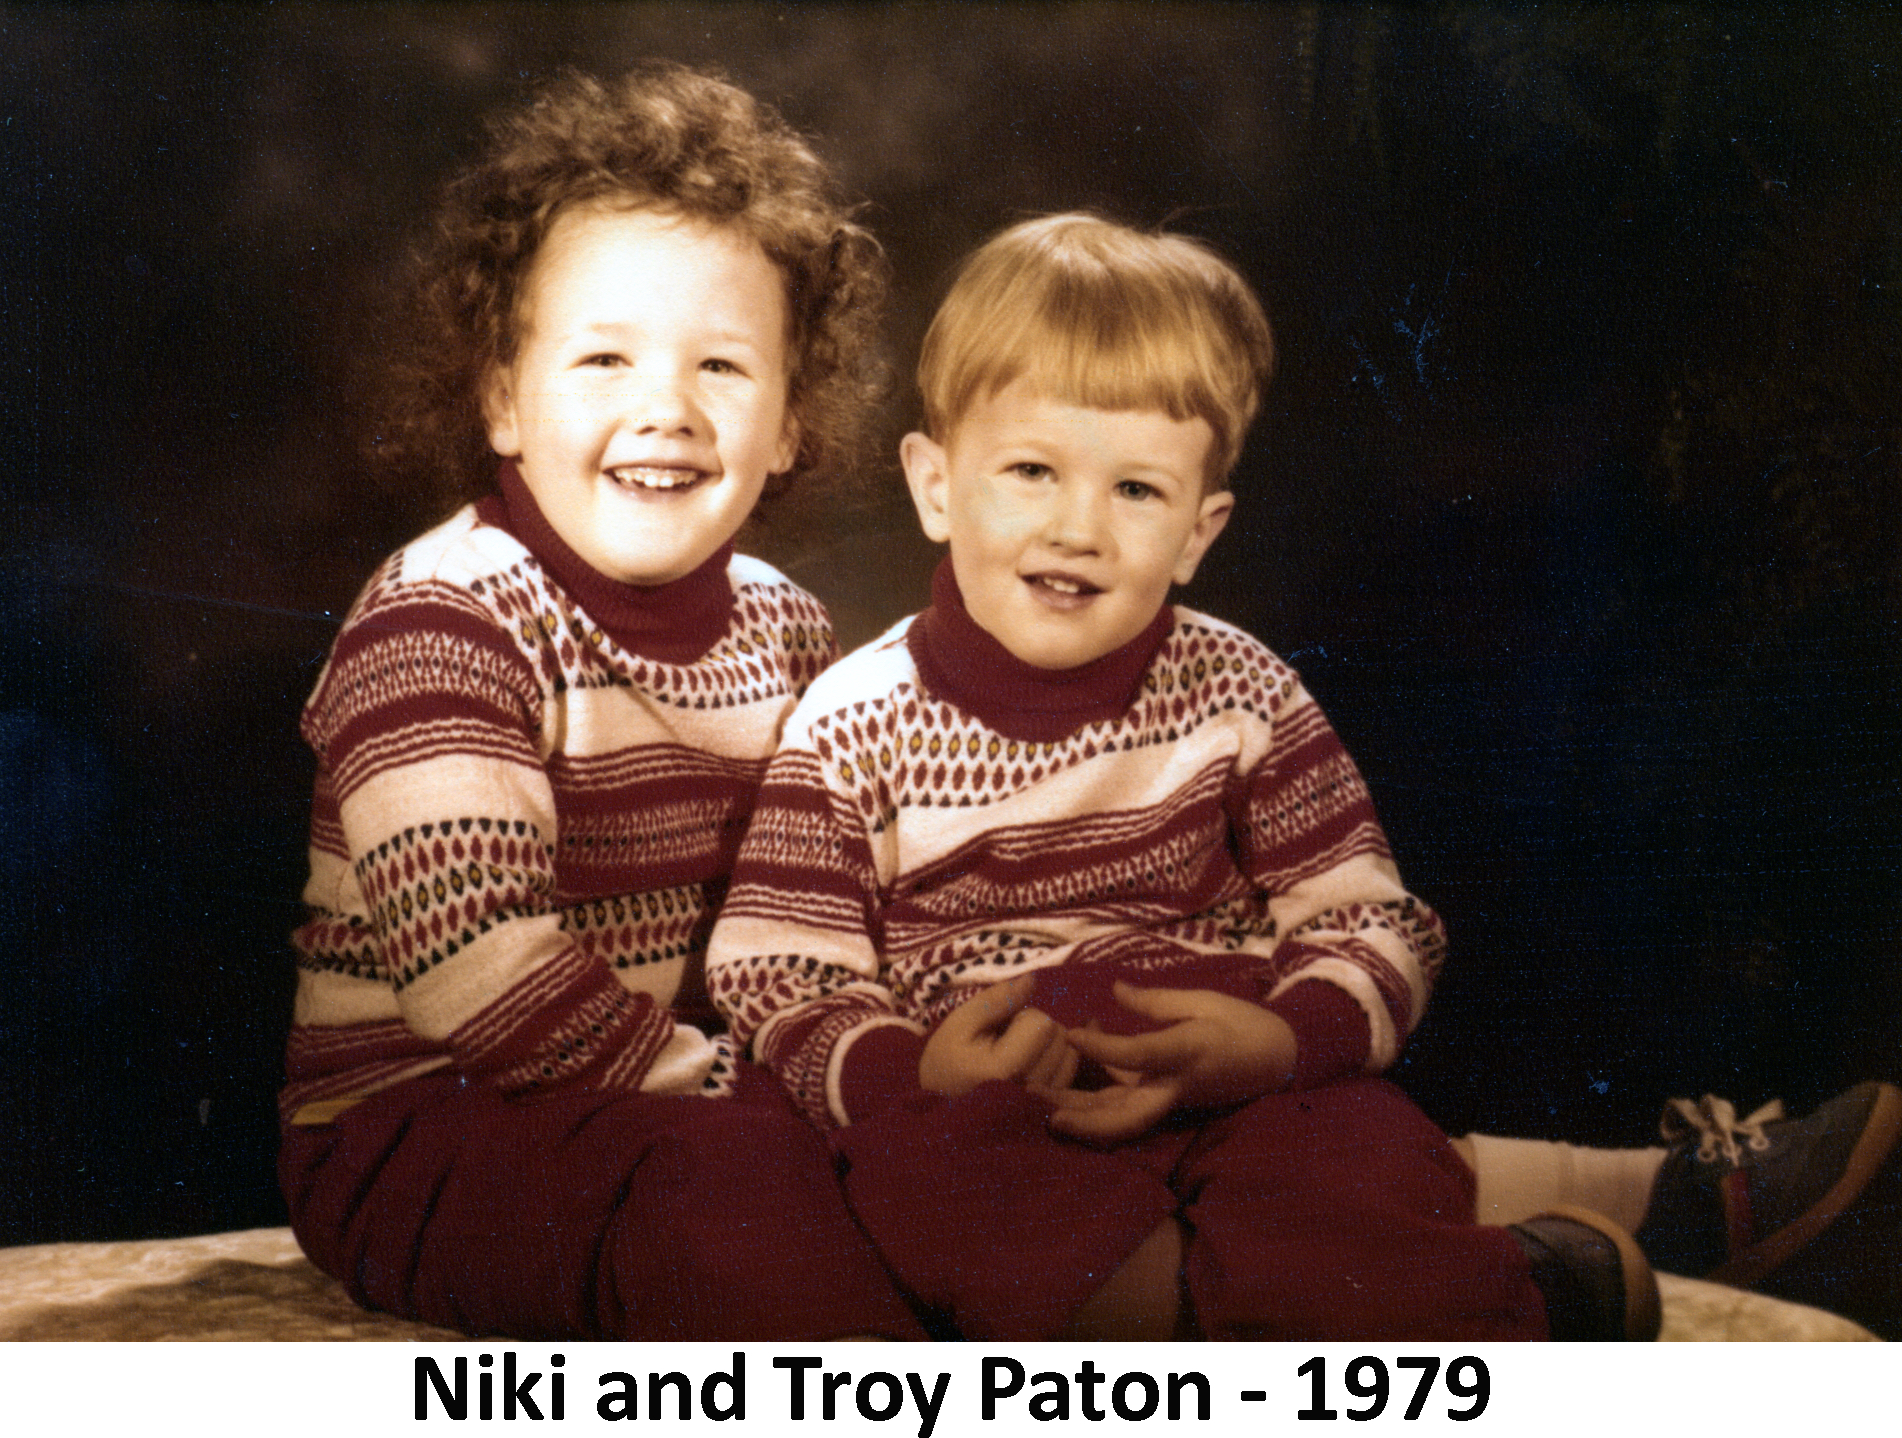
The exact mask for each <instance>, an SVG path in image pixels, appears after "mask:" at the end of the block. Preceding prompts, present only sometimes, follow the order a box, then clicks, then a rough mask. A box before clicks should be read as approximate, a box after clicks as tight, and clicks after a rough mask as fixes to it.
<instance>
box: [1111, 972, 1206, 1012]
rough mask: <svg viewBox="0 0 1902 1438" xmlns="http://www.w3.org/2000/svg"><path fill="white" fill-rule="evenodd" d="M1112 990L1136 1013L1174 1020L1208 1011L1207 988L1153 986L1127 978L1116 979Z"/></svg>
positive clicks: (1122, 1003) (1124, 1005) (1120, 1000)
mask: <svg viewBox="0 0 1902 1438" xmlns="http://www.w3.org/2000/svg"><path fill="white" fill-rule="evenodd" d="M1111 991H1112V992H1113V993H1114V994H1115V995H1116V1002H1117V1003H1119V1004H1121V1005H1122V1006H1123V1007H1124V1008H1126V1009H1128V1010H1130V1011H1131V1012H1132V1013H1138V1014H1141V1015H1143V1016H1144V1017H1145V1018H1151V1019H1167V1020H1172V1021H1173V1020H1179V1019H1192V1018H1198V1017H1200V1016H1201V1015H1202V1013H1203V1012H1204V1005H1203V996H1204V995H1206V994H1207V993H1208V990H1206V989H1166V988H1150V987H1148V986H1147V985H1145V984H1132V983H1129V982H1128V981H1127V980H1124V979H1118V980H1116V982H1115V983H1114V984H1113V985H1112V986H1111Z"/></svg>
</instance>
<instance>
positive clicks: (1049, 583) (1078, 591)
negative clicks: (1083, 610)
mask: <svg viewBox="0 0 1902 1438" xmlns="http://www.w3.org/2000/svg"><path fill="white" fill-rule="evenodd" d="M1024 583H1026V584H1028V585H1030V587H1031V588H1033V589H1041V590H1043V591H1044V592H1046V593H1048V594H1053V595H1060V596H1061V597H1063V598H1065V599H1083V598H1087V597H1088V596H1090V595H1092V594H1101V593H1102V592H1103V591H1102V590H1101V589H1099V588H1098V587H1097V586H1096V585H1094V584H1091V583H1089V582H1088V581H1087V580H1082V579H1078V578H1076V577H1074V576H1073V575H1068V574H1027V575H1025V576H1024Z"/></svg>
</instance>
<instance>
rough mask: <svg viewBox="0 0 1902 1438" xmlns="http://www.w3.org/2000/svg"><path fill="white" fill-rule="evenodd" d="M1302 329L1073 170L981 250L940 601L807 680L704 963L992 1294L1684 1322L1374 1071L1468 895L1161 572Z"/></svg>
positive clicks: (932, 355) (1638, 1334)
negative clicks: (1103, 214) (1426, 875)
mask: <svg viewBox="0 0 1902 1438" xmlns="http://www.w3.org/2000/svg"><path fill="white" fill-rule="evenodd" d="M1272 355H1273V349H1272V341H1271V336H1270V331H1269V327H1268V324H1267V321H1266V319H1265V318H1264V316H1263V315H1262V312H1261V309H1260V306H1259V304H1258V302H1257V301H1256V299H1255V297H1254V295H1253V294H1252V292H1251V291H1250V290H1249V288H1248V286H1247V285H1246V283H1245V282H1244V281H1242V279H1241V278H1240V277H1239V275H1237V274H1236V272H1235V271H1234V270H1233V269H1232V268H1231V267H1230V266H1229V265H1227V264H1226V263H1225V262H1223V261H1222V260H1220V259H1219V258H1217V257H1216V256H1215V255H1214V254H1213V253H1211V252H1210V251H1209V250H1207V249H1206V248H1205V247H1203V246H1201V245H1199V244H1197V243H1195V242H1193V241H1191V240H1188V239H1186V238H1183V237H1180V236H1173V235H1154V234H1144V233H1139V232H1136V231H1133V230H1130V229H1127V228H1125V227H1122V226H1119V225H1115V224H1112V223H1109V222H1107V221H1104V220H1100V219H1097V218H1093V217H1090V216H1084V215H1060V216H1053V217H1047V218H1044V219H1040V220H1035V221H1030V222H1026V223H1024V224H1020V225H1018V226H1015V227H1013V228H1011V229H1009V230H1007V231H1005V232H1004V233H1003V234H1001V235H999V236H998V237H996V238H995V239H993V240H992V241H990V242H989V243H988V244H986V245H985V246H983V247H982V248H980V249H979V250H978V251H977V252H976V254H975V255H974V256H973V257H972V258H971V259H970V260H968V261H967V263H966V264H965V266H964V267H963V268H962V270H961V271H960V272H959V275H958V277H957V279H956V282H955V283H954V284H953V286H952V288H951V291H950V293H949V295H948V297H947V298H946V300H945V302H944V304H943V307H942V308H941V309H940V311H939V314H938V316H937V318H936V320H935V321H934V323H933V325H932V327H931V329H930V332H929V333H928V335H927V337H926V340H925V343H924V348H923V352H922V355H921V358H920V361H919V383H920V387H921V389H922V391H923V398H924V428H923V431H922V432H920V433H914V434H911V435H908V436H907V437H906V439H905V441H904V444H903V449H902V459H903V462H904V468H905V475H906V479H907V482H908V483H909V485H910V488H911V493H912V497H913V499H914V501H915V503H916V507H917V510H918V514H919V518H920V520H921V522H922V524H923V527H924V530H925V532H926V534H927V535H928V536H929V537H930V538H932V539H934V540H937V541H940V542H948V543H949V546H950V553H949V556H948V558H947V559H946V560H945V562H944V563H943V564H942V565H941V566H940V567H939V569H938V571H937V574H936V577H935V579H934V582H933V589H932V605H931V607H930V608H929V609H927V610H926V611H925V612H924V613H922V614H920V615H917V616H914V617H913V618H911V619H908V620H905V621H902V622H901V623H900V624H898V625H897V626H896V627H894V628H893V629H892V630H890V631H889V632H888V633H886V634H885V635H884V636H883V637H881V638H879V639H877V640H875V641H874V642H872V643H871V644H869V645H867V646H866V647H865V648H863V649H861V650H859V651H857V652H856V653H854V654H852V655H850V656H848V657H847V658H846V659H844V660H842V661H841V662H840V663H839V664H837V665H836V666H834V667H833V668H832V669H830V670H828V671H827V673H826V674H825V675H823V676H822V677H821V678H820V679H819V680H818V681H817V682H816V683H815V684H814V685H813V687H812V688H811V689H810V690H809V691H808V692H807V694H806V696H805V698H804V699H803V700H802V701H801V702H800V704H799V706H798V708H797V709H796V711H795V712H794V714H793V716H792V718H791V720H790V721H789V722H788V724H787V728H786V731H785V734H784V737H783V739H782V741H781V745H780V749H779V752H778V754H777V755H776V756H775V758H774V759H773V762H772V766H771V768H770V769H769V770H768V773H767V777H766V781H765V784H764V786H763V787H762V789H761V792H760V797H759V804H758V808H757V809H756V811H755V813H754V815H753V818H752V822H751V825H750V828H749V830H748V833H747V836H746V840H745V843H744V844H743V846H742V847H741V850H740V855H739V863H738V868H737V869H736V871H735V876H734V882H733V887H732V889H731V891H730V893H729V895H728V899H727V902H726V905H725V907H724V909H723V911H722V917H721V919H720V922H719V924H718V925H717V926H716V929H715V932H714V936H713V940H712V944H711V947H710V950H709V956H708V969H707V973H708V987H709V990H710V991H711V993H712V995H713V997H714V1000H715V1002H716V1003H717V1004H718V1005H719V1006H720V1008H721V1009H722V1010H723V1012H724V1013H725V1014H726V1015H727V1017H728V1020H729V1022H730V1024H731V1027H732V1032H733V1035H734V1037H735V1039H736V1040H738V1041H741V1042H745V1043H748V1044H750V1045H751V1048H752V1051H753V1052H754V1053H755V1054H756V1055H757V1056H758V1057H759V1059H760V1060H761V1061H762V1062H763V1063H764V1064H766V1065H767V1066H768V1067H769V1068H771V1069H772V1070H773V1071H774V1072H775V1073H776V1074H778V1075H779V1077H780V1079H781V1081H782V1082H783V1083H784V1084H785V1085H786V1087H787V1088H788V1090H789V1092H790V1093H791V1094H792V1095H793V1097H794V1099H795V1100H796V1101H797V1102H798V1103H799V1105H800V1106H801V1107H802V1108H803V1109H804V1110H805V1111H806V1112H807V1113H808V1114H809V1115H810V1116H811V1117H812V1118H813V1119H814V1120H815V1122H817V1123H819V1124H820V1125H822V1126H824V1127H826V1128H828V1129H830V1130H832V1131H833V1138H834V1143H835V1146H836V1147H837V1148H838V1149H839V1151H840V1153H841V1155H842V1157H843V1160H844V1163H845V1166H846V1174H845V1184H846V1190H847V1194H848V1197H849V1199H850V1201H851V1203H852V1206H853V1209H854V1212H855V1213H856V1214H857V1216H858V1217H859V1219H860V1221H861V1222H862V1223H863V1224H864V1226H865V1228H866V1230H867V1231H868V1232H869V1233H870V1234H871V1235H872V1237H873V1239H874V1240H875V1242H876V1243H877V1244H878V1246H879V1248H880V1251H881V1252H882V1254H883V1255H884V1257H885V1258H886V1260H887V1262H888V1263H889V1264H890V1265H891V1267H892V1269H893V1271H894V1272H895V1273H896V1274H897V1275H898V1277H899V1279H900V1280H901V1282H902V1283H903V1284H904V1285H905V1286H906V1287H907V1289H908V1290H909V1292H910V1293H911V1294H912V1295H913V1296H914V1298H915V1299H916V1300H917V1301H918V1302H920V1303H921V1304H923V1305H925V1306H926V1307H927V1308H929V1309H932V1310H935V1311H936V1312H938V1313H939V1314H941V1315H942V1316H943V1317H944V1319H945V1320H946V1321H948V1322H949V1323H951V1324H952V1325H954V1326H955V1327H956V1328H957V1330H958V1331H959V1332H961V1333H962V1334H963V1335H964V1336H965V1337H968V1338H984V1339H1024V1338H1049V1337H1060V1336H1067V1337H1089V1336H1116V1337H1140V1336H1159V1337H1160V1336H1169V1335H1170V1334H1171V1333H1176V1334H1181V1333H1191V1332H1200V1333H1202V1334H1205V1335H1207V1336H1210V1337H1224V1338H1285V1339H1293V1338H1300V1339H1309V1340H1312V1339H1356V1340H1376V1339H1383V1338H1387V1339H1444V1340H1448V1341H1451V1340H1456V1339H1457V1340H1461V1341H1466V1340H1489V1339H1511V1338H1544V1337H1548V1336H1550V1337H1590V1338H1645V1337H1650V1336H1651V1335H1652V1334H1654V1333H1655V1331H1656V1328H1657V1323H1658V1306H1657V1290H1656V1286H1655V1283H1654V1281H1653V1279H1652V1276H1651V1272H1650V1269H1649V1267H1648V1266H1647V1265H1646V1263H1645V1260H1644V1257H1643V1255H1642V1253H1641V1252H1640V1251H1639V1249H1638V1247H1637V1245H1636V1244H1634V1243H1633V1242H1632V1240H1631V1238H1630V1237H1629V1235H1628V1234H1626V1233H1625V1232H1624V1231H1623V1230H1622V1229H1621V1228H1620V1227H1619V1226H1618V1225H1616V1224H1615V1223H1613V1222H1611V1221H1610V1220H1608V1219H1605V1218H1603V1217H1601V1216H1599V1215H1597V1214H1594V1213H1591V1212H1588V1211H1585V1210H1575V1211H1567V1212H1563V1213H1556V1214H1548V1215H1540V1216H1534V1217H1530V1218H1527V1219H1526V1220H1525V1221H1523V1222H1521V1223H1519V1224H1516V1225H1514V1226H1512V1227H1510V1228H1508V1227H1489V1226H1482V1225H1480V1224H1478V1223H1476V1221H1475V1212H1474V1185H1473V1175H1472V1173H1471V1170H1470V1169H1469V1167H1468V1165H1467V1164H1466V1163H1465V1162H1464V1161H1463V1160H1462V1158H1461V1157H1460V1155H1459V1153H1458V1152H1457V1151H1456V1150H1455V1148H1454V1147H1453V1146H1452V1145H1451V1143H1450V1141H1449V1140H1448V1139H1447V1138H1446V1136H1445V1135H1443V1134H1441V1133H1440V1132H1439V1131H1438V1130H1437V1129H1436V1128H1435V1127H1434V1126H1433V1125H1432V1123H1430V1122H1429V1121H1428V1120H1427V1118H1426V1117H1425V1116H1424V1115H1423V1114H1421V1113H1420V1112H1419V1110H1418V1109H1417V1108H1415V1107H1414V1105H1413V1104H1412V1103H1410V1102H1409V1101H1408V1100H1407V1099H1406V1098H1405V1097H1404V1096H1403V1095H1402V1094H1401V1093H1400V1092H1399V1091H1398V1090H1397V1089H1395V1088H1393V1087H1392V1086H1391V1085H1390V1084H1388V1083H1386V1082H1385V1081H1383V1080H1381V1079H1379V1078H1377V1077H1375V1075H1376V1074H1378V1073H1379V1072H1380V1071H1381V1070H1382V1069H1384V1068H1386V1067H1387V1066H1388V1065H1390V1064H1391V1063H1392V1062H1393V1060H1394V1059H1395V1057H1396V1056H1397V1054H1398V1053H1399V1051H1400V1048H1401V1045H1402V1044H1403V1043H1404V1041H1405V1039H1406V1037H1407V1035H1408V1033H1409V1032H1410V1031H1411V1030H1412V1029H1413V1027H1414V1026H1415V1024H1417V1023H1418V1022H1419V1019H1420V1017H1421V1014H1422V1012H1423V1010H1424V1008H1425V1005H1426V1001H1427V996H1428V993H1429V991H1430V989H1431V987H1432V983H1433V980H1434V977H1435V975H1436V973H1437V971H1438V969H1439V967H1440V962H1441V957H1442V950H1443V939H1442V934H1441V929H1440V925H1439V921H1438V920H1437V918H1436V917H1435V916H1434V914H1433V913H1432V911H1431V910H1430V909H1428V908H1427V907H1426V905H1424V904H1422V903H1421V902H1419V901H1418V900H1417V899H1415V898H1414V897H1413V896H1412V895H1411V894H1409V893H1408V892H1407V890H1406V889H1405V888H1404V887H1403V885H1402V884H1401V881H1400V878H1399V875H1398V873H1397V871H1396V870H1395V867H1394V864H1393V861H1392V859H1391V857H1390V855H1389V852H1388V847H1387V843H1386V840H1385V837H1384V836H1383V834H1382V832H1381V829H1380V826H1379V823H1378V821H1377V820H1376V818H1375V815H1374V810H1373V806H1372V803H1371V801H1370V799H1369V796H1368V793H1367V790H1366V787H1365V785H1364V783H1363V781H1362V779H1361V776H1360V774H1359V772H1358V771H1357V770H1356V768H1355V766H1354V764H1353V762H1352V760H1351V759H1350V758H1349V756H1348V755H1347V753H1346V751H1345V750H1344V749H1343V748H1342V746H1341V743H1340V741H1339V739H1338V738H1337V737H1336V736H1335V734H1334V732H1333V730H1332V729H1331V728H1330V727H1329V725H1328V723H1327V721H1326V719H1325V718H1324V717H1323V715H1322V714H1321V711H1320V709H1319V708H1318V707H1317V706H1316V704H1315V703H1314V701H1313V699H1312V698H1311V697H1310V696H1309V695H1308V693H1307V691H1306V690H1305V689H1304V688H1303V687H1302V685H1301V682H1300V680H1299V678H1298V677H1297V676H1296V675H1295V673H1294V672H1293V671H1292V670H1291V669H1289V668H1288V666H1287V665H1285V664H1284V663H1283V662H1282V661H1281V660H1280V659H1278V658H1277V657H1276V656H1275V655H1274V654H1272V653H1270V652H1269V651H1268V650H1267V649H1266V648H1265V647H1264V646H1263V645H1261V644H1260V643H1259V642H1258V641H1256V640H1255V639H1253V638H1251V637H1250V636H1248V635H1246V634H1244V633H1242V632H1241V631H1239V630H1237V629H1235V628H1233V627H1232V626H1230V625H1228V624H1225V623H1223V622H1222V621H1220V620H1217V619H1213V618H1210V617H1208V616H1206V615H1202V614H1198V613H1195V612H1194V611H1191V610H1188V609H1183V608H1178V607H1175V606H1172V605H1171V604H1170V603H1169V591H1170V587H1171V586H1172V585H1173V584H1179V583H1184V582H1186V581H1187V580H1188V579H1189V578H1190V577H1191V576H1192V575H1193V574H1194V572H1195V569H1196V567H1197V565H1198V563H1199V562H1200V560H1201V558H1202V556H1203V555H1204V553H1205V552H1206V551H1207V549H1208V547H1209V545H1210V544H1212V543H1213V542H1214V540H1215V539H1216V537H1217V535H1219V534H1220V532H1221V530H1222V528H1223V526H1224V525H1225V524H1226V523H1227V521H1228V519H1229V517H1230V515H1231V514H1232V513H1233V510H1234V506H1235V503H1236V501H1235V497H1234V495H1233V494H1232V493H1231V492H1230V490H1229V489H1228V487H1227V479H1228V475H1229V472H1230V470H1231V469H1232V467H1233V466H1234V464H1235V461H1236V458H1237V456H1238V454H1239V452H1240V450H1241V446H1242V442H1243V438H1244V435H1245V433H1246V431H1247V429H1248V427H1249V424H1250V422H1251V421H1252V419H1253V417H1254V414H1255V411H1256V409H1257V407H1258V404H1259V400H1260V394H1261V390H1262V386H1263V385H1264V384H1265V382H1266V379H1267V377H1268V374H1269V371H1270V367H1271V362H1272ZM1178 1284H1179V1285H1180V1287H1179V1288H1178Z"/></svg>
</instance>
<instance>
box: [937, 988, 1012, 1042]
mask: <svg viewBox="0 0 1902 1438" xmlns="http://www.w3.org/2000/svg"><path fill="white" fill-rule="evenodd" d="M1035 988H1036V976H1035V975H1034V974H1019V975H1018V976H1017V977H1016V978H1014V979H1009V980H1006V981H1005V982H1004V983H1001V984H988V985H986V986H985V987H984V988H982V989H979V990H978V991H977V994H976V996H975V997H973V998H970V999H967V1000H965V1001H964V1002H963V1003H962V1004H960V1005H958V1007H957V1008H955V1009H953V1010H952V1011H951V1012H950V1013H949V1014H947V1015H946V1016H945V1019H944V1022H943V1023H941V1024H939V1025H938V1027H939V1028H948V1029H951V1030H952V1031H953V1032H954V1033H955V1034H957V1035H959V1036H960V1037H971V1036H974V1035H977V1034H981V1033H984V1032H986V1031H988V1030H990V1029H994V1028H998V1027H1000V1026H1001V1025H1003V1024H1004V1023H1005V1022H1006V1021H1008V1020H1009V1019H1010V1017H1011V1015H1013V1014H1015V1013H1016V1012H1017V1011H1018V1010H1019V1009H1021V1008H1023V1006H1024V1005H1025V1004H1026V1003H1028V1002H1029V1001H1030V995H1031V992H1032V991H1033V990H1034V989H1035Z"/></svg>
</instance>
